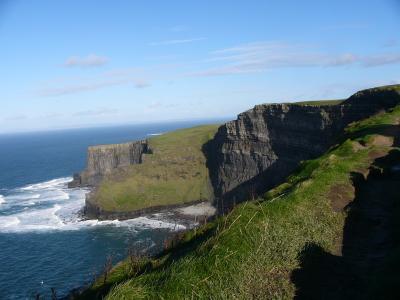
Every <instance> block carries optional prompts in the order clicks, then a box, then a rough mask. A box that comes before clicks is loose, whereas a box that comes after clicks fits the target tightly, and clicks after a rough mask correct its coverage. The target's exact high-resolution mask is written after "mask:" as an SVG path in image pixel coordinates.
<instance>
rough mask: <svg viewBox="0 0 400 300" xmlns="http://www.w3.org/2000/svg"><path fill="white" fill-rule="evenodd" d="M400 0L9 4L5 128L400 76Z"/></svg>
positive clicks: (333, 94)
mask: <svg viewBox="0 0 400 300" xmlns="http://www.w3.org/2000/svg"><path fill="white" fill-rule="evenodd" d="M399 29H400V0H368V1H358V0H346V1H342V0H337V1H320V0H318V1H317V0H315V1H311V0H310V1H309V0H303V1H295V0H293V1H289V0H282V1H268V0H263V1H252V0H243V1H239V0H237V1H222V0H219V1H215V0H214V1H183V0H182V1H172V0H170V1H161V0H160V1H152V0H147V1H140V0H137V1H106V0H104V1H74V0H65V1H63V0H60V1H44V0H38V1H28V0H26V1H19V0H13V1H11V0H0V133H10V132H21V131H22V132H23V131H35V130H53V129H62V128H79V127H92V126H106V125H118V124H135V123H152V122H164V121H174V120H192V119H214V118H235V116H236V115H237V114H239V113H240V112H242V111H245V110H248V109H250V108H252V107H253V106H254V105H256V104H260V103H279V102H292V101H302V100H319V99H338V98H346V97H348V96H350V95H351V94H352V93H354V92H356V91H357V90H360V89H363V88H368V87H373V86H379V85H386V84H395V83H400V72H399V71H400V30H399Z"/></svg>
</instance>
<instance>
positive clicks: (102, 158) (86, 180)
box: [69, 140, 151, 187]
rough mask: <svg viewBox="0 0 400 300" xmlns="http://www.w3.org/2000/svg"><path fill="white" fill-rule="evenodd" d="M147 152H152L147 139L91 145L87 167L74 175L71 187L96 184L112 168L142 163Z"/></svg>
mask: <svg viewBox="0 0 400 300" xmlns="http://www.w3.org/2000/svg"><path fill="white" fill-rule="evenodd" d="M146 153H151V150H150V147H149V145H148V142H147V140H142V141H136V142H130V143H124V144H111V145H99V146H91V147H89V148H88V154H87V167H86V169H85V170H84V171H83V172H81V173H80V174H75V175H74V180H73V181H72V182H70V183H69V187H77V186H96V185H97V184H99V182H100V181H101V179H102V178H103V177H104V176H105V175H107V174H109V173H111V172H112V170H114V169H116V168H122V167H127V166H130V165H134V164H140V163H142V160H143V154H146Z"/></svg>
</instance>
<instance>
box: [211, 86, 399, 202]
mask: <svg viewBox="0 0 400 300" xmlns="http://www.w3.org/2000/svg"><path fill="white" fill-rule="evenodd" d="M398 103H400V95H399V92H398V87H396V88H391V87H390V86H389V87H384V88H376V89H369V90H364V91H361V92H358V93H356V94H354V95H353V96H351V97H350V98H349V99H347V100H346V101H344V102H342V103H341V104H339V105H320V106H319V105H301V104H263V105H257V106H255V107H254V108H253V109H250V110H248V111H246V112H244V113H241V114H240V115H238V118H237V120H234V121H231V122H228V123H226V124H225V125H223V126H221V127H220V128H219V129H218V132H217V133H216V135H215V137H214V139H212V140H211V141H210V142H208V143H207V144H206V145H205V146H204V151H205V153H206V156H207V165H208V168H209V170H210V177H211V181H212V184H213V187H214V192H215V195H216V197H217V199H219V201H220V203H219V204H220V206H221V207H223V208H229V207H231V206H232V205H233V204H234V203H235V202H240V201H242V200H245V199H249V198H251V197H252V196H253V195H254V196H255V195H257V194H259V193H262V192H264V191H266V190H268V189H269V188H271V187H273V186H274V185H276V184H278V183H280V182H282V180H283V179H285V177H287V176H288V175H289V174H290V173H291V172H292V171H293V170H294V169H295V168H296V167H297V166H298V165H299V162H300V161H302V160H307V159H312V158H315V157H317V156H319V155H321V154H322V153H323V152H325V151H326V150H327V149H328V148H329V147H330V146H332V145H333V144H334V143H335V141H337V138H338V136H339V134H341V133H342V132H343V130H344V128H345V126H346V125H348V124H349V123H351V122H353V121H357V120H361V119H363V118H366V117H368V116H371V115H372V114H374V113H377V112H379V111H380V110H385V109H388V108H391V107H393V106H395V105H396V104H398Z"/></svg>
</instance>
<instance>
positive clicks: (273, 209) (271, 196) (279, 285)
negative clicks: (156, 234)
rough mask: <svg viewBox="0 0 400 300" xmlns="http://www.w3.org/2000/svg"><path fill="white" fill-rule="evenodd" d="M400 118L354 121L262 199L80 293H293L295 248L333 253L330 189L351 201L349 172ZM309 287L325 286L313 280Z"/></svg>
mask: <svg viewBox="0 0 400 300" xmlns="http://www.w3.org/2000/svg"><path fill="white" fill-rule="evenodd" d="M399 120H400V107H397V108H396V109H394V111H393V112H391V113H386V114H381V115H378V116H375V117H372V118H370V119H367V120H365V121H362V122H358V123H356V124H353V125H352V126H350V127H349V128H348V129H347V136H346V139H343V141H342V142H341V143H340V144H339V145H338V146H336V147H334V148H333V149H332V150H330V151H329V152H328V153H326V154H325V155H323V156H322V157H320V158H318V159H315V160H311V161H307V162H305V163H303V164H302V166H301V167H300V168H299V170H298V171H297V172H295V173H294V174H293V175H292V176H291V177H289V178H288V180H287V182H286V183H284V184H282V185H280V186H278V187H277V188H275V189H274V190H271V191H270V192H268V193H267V194H266V195H265V196H264V198H263V199H257V200H254V201H250V202H247V203H244V204H241V205H239V206H237V207H236V208H235V209H234V210H233V211H232V212H231V213H230V214H229V215H227V216H225V217H220V218H219V219H217V220H215V221H214V222H212V223H209V224H206V225H204V226H202V227H200V228H198V229H197V230H195V231H191V232H188V233H186V235H185V236H184V238H183V240H182V242H181V243H179V244H178V246H176V247H175V248H173V249H172V250H166V251H165V252H164V253H163V254H161V255H160V256H159V257H158V258H156V259H143V260H141V261H140V262H137V261H136V260H133V262H134V263H132V261H130V260H129V259H128V260H127V261H125V262H123V263H122V264H120V265H118V266H117V267H116V268H114V270H113V272H112V273H111V275H110V276H109V278H108V279H107V284H106V285H103V284H102V280H99V281H98V282H97V283H96V284H94V285H93V286H92V287H91V288H90V289H89V290H87V291H86V293H85V294H84V295H83V298H85V297H88V298H92V297H94V296H95V295H97V296H100V295H102V294H104V293H105V294H107V299H193V298H197V299H228V298H229V299H232V298H237V299H249V298H262V299H272V298H276V299H282V298H292V297H293V296H294V295H295V294H296V289H298V288H299V287H298V286H296V284H295V280H294V279H293V276H294V274H296V272H297V273H299V271H301V270H302V269H301V268H302V267H303V268H304V261H302V253H304V251H305V250H307V248H308V247H309V245H313V247H314V248H315V247H317V248H318V249H320V251H321V253H324V255H326V256H329V257H333V258H335V259H336V258H337V257H340V253H341V251H340V245H341V241H342V238H343V236H342V235H343V231H344V228H345V223H346V218H347V217H348V213H349V212H348V211H347V210H341V211H334V210H333V209H332V204H331V200H332V199H330V198H331V197H332V191H333V193H334V195H336V197H341V198H346V197H349V198H350V199H352V198H354V193H355V191H354V188H353V182H352V181H351V176H350V175H351V173H352V172H355V171H356V172H361V173H365V172H366V171H367V170H368V167H370V165H371V163H372V161H373V160H374V159H375V158H376V157H379V156H384V155H385V154H386V153H388V152H389V151H390V150H393V149H394V148H392V147H389V146H388V145H385V144H384V143H383V144H380V143H375V142H374V141H376V140H379V139H376V136H377V135H387V134H388V131H387V128H390V127H391V126H392V125H391V124H398V122H399ZM396 126H398V125H396ZM392 127H393V126H392ZM393 151H397V152H398V149H394V150H393ZM397 225H399V224H397ZM397 227H398V226H397ZM397 242H399V241H397ZM397 245H399V243H397ZM398 249H400V248H398ZM399 253H400V251H397V253H392V256H391V257H392V261H390V262H389V263H388V264H387V268H388V269H390V270H389V273H390V272H393V274H394V275H395V274H396V273H395V272H396V270H397V269H396V268H395V266H399V265H400V262H399V259H398V258H399V257H400V254H399ZM320 256H321V255H320ZM393 266H394V267H393ZM319 267H321V266H319ZM324 267H325V266H322V268H324ZM393 268H394V269H393ZM333 271H335V269H334V270H333ZM386 271H387V270H386ZM386 271H385V272H386ZM330 272H331V271H329V270H328V269H327V271H325V272H323V273H322V274H323V275H322V276H321V277H323V276H326V274H327V273H330ZM346 272H347V271H346ZM300 273H301V272H300ZM383 274H388V272H386V273H383ZM378 275H379V274H378ZM393 278H394V279H393ZM393 278H392V281H393V282H394V283H393V285H391V281H388V280H386V279H387V277H383V276H380V277H379V280H383V281H385V284H386V285H388V286H389V287H388V289H386V292H387V293H389V295H390V292H391V290H390V288H391V287H393V286H394V287H396V284H397V285H398V282H397V281H398V280H397V281H396V278H398V276H397V277H396V276H394V277H393ZM371 280H372V279H371ZM379 280H378V279H376V280H375V282H379ZM351 283H352V282H350V284H351ZM334 284H336V281H334ZM371 286H373V285H371ZM379 286H382V285H379ZM369 287H370V286H369V285H368V286H365V289H367V288H369ZM110 288H111V290H109V289H110ZM314 288H315V289H321V291H322V292H324V289H325V287H324V286H322V287H321V286H318V284H316V285H315V286H314ZM334 289H335V287H334V288H333V290H334ZM336 290H339V292H340V289H338V288H336ZM328 292H329V291H328Z"/></svg>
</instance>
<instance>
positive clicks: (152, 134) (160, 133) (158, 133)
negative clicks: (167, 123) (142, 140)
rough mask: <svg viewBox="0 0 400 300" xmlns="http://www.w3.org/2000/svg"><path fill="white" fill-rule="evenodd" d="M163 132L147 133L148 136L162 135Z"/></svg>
mask: <svg viewBox="0 0 400 300" xmlns="http://www.w3.org/2000/svg"><path fill="white" fill-rule="evenodd" d="M163 134H164V133H162V132H157V133H148V134H147V135H150V136H157V135H163Z"/></svg>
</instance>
